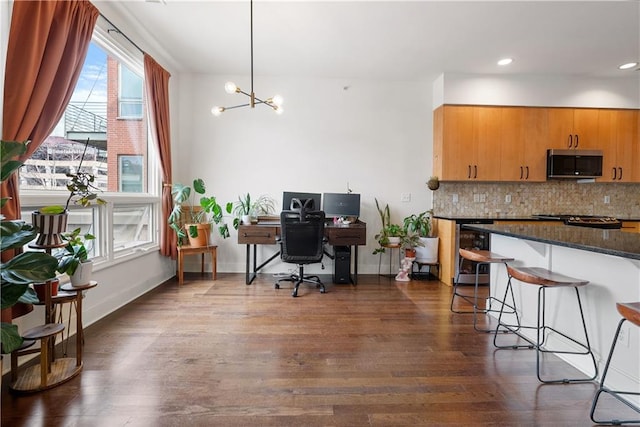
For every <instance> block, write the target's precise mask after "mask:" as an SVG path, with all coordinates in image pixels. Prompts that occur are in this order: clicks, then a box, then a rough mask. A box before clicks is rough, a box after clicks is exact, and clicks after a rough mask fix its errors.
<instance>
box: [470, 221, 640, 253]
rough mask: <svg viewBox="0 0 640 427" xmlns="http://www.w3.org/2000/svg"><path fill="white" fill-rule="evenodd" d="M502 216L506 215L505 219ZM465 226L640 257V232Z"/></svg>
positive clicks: (575, 228)
mask: <svg viewBox="0 0 640 427" xmlns="http://www.w3.org/2000/svg"><path fill="white" fill-rule="evenodd" d="M501 219H502V218H501ZM463 227H464V228H468V229H471V230H479V231H486V232H489V233H494V234H501V235H504V236H511V237H516V238H519V239H524V240H532V241H535V242H542V243H549V244H552V245H558V246H566V247H568V248H573V249H581V250H584V251H591V252H599V253H603V254H607V255H613V256H619V257H623V258H631V259H637V260H640V233H628V232H625V231H621V230H603V229H598V228H589V227H575V226H571V225H554V226H545V225H542V224H541V225H536V224H531V225H529V224H527V225H516V224H514V225H506V224H505V225H493V224H468V225H464V226H463Z"/></svg>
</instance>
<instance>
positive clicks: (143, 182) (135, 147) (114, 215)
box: [19, 19, 160, 262]
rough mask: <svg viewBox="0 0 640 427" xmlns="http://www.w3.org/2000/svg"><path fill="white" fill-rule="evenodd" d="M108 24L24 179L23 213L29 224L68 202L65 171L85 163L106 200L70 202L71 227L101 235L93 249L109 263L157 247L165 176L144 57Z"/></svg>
mask: <svg viewBox="0 0 640 427" xmlns="http://www.w3.org/2000/svg"><path fill="white" fill-rule="evenodd" d="M102 24H103V23H102V22H101V19H99V20H98V24H97V26H96V29H95V30H94V34H93V39H92V41H91V44H90V46H89V49H88V52H87V57H86V59H85V63H84V65H83V68H82V71H81V73H80V76H79V78H78V82H77V84H76V87H75V90H74V92H73V95H72V97H71V101H70V103H69V105H68V106H67V108H66V109H65V112H64V114H63V116H62V118H61V120H60V122H59V123H58V125H57V126H56V127H55V129H54V130H53V132H52V133H51V135H49V136H48V137H47V138H46V140H45V141H44V142H43V143H42V145H41V146H40V147H39V148H38V150H37V151H36V152H35V153H34V155H33V156H32V158H31V159H29V160H27V162H25V165H24V166H23V167H22V168H21V169H20V176H19V179H20V198H21V203H22V207H23V212H22V213H23V218H24V219H25V220H26V221H27V222H31V215H30V212H31V211H33V210H37V209H39V208H40V207H42V206H47V205H52V204H60V205H64V204H65V202H66V199H67V196H68V194H69V193H68V191H67V190H66V184H67V177H66V173H68V172H75V171H76V170H77V169H78V168H79V167H80V168H81V169H82V170H83V171H87V172H90V173H92V174H93V175H94V177H95V185H96V186H97V187H98V188H100V189H101V190H102V191H103V193H102V194H101V195H100V197H101V198H103V199H105V200H106V201H107V205H106V206H92V207H91V208H88V209H86V208H78V207H77V206H72V207H71V209H70V216H69V221H68V225H67V230H68V231H71V230H73V229H74V228H77V227H78V226H80V227H81V228H82V230H83V232H85V231H90V232H91V233H92V234H94V235H95V236H96V240H95V241H94V246H95V247H94V248H93V250H92V253H91V255H92V256H93V257H98V258H99V260H100V261H105V262H110V261H113V260H116V259H120V258H123V257H127V256H129V255H131V254H133V253H135V252H139V251H138V250H137V248H144V249H147V248H149V247H153V246H157V244H158V243H157V240H158V236H159V231H158V223H159V219H158V218H159V215H160V214H159V212H160V208H159V207H160V196H159V193H160V192H159V182H160V179H159V175H158V173H159V172H158V171H159V167H158V166H157V163H156V162H157V156H156V155H155V150H153V149H150V147H149V138H148V124H147V113H146V109H145V105H144V103H143V88H144V70H143V61H142V55H141V54H140V53H139V52H137V51H136V52H135V54H131V53H130V51H131V52H132V51H133V49H132V48H131V47H130V46H120V45H117V44H115V43H116V41H117V39H114V38H113V37H111V36H109V34H108V32H107V30H106V28H108V26H107V24H106V23H104V25H102ZM123 119H125V120H123ZM85 149H86V151H85ZM83 152H84V158H83V160H82V165H80V159H81V158H82V155H83ZM151 171H152V172H153V173H150V172H151Z"/></svg>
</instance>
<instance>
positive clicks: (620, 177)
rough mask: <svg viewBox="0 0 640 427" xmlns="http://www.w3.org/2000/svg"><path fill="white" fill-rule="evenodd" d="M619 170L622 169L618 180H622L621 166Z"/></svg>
mask: <svg viewBox="0 0 640 427" xmlns="http://www.w3.org/2000/svg"><path fill="white" fill-rule="evenodd" d="M618 170H619V171H620V176H619V177H618V180H621V179H622V168H621V167H619V168H618Z"/></svg>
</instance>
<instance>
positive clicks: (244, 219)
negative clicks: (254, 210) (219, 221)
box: [242, 215, 251, 225]
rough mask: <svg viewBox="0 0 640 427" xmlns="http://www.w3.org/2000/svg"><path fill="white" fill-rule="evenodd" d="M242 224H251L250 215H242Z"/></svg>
mask: <svg viewBox="0 0 640 427" xmlns="http://www.w3.org/2000/svg"><path fill="white" fill-rule="evenodd" d="M242 224H244V225H250V224H251V215H242Z"/></svg>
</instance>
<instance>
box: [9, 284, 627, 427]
mask: <svg viewBox="0 0 640 427" xmlns="http://www.w3.org/2000/svg"><path fill="white" fill-rule="evenodd" d="M328 279H330V278H328ZM327 282H330V280H327ZM327 291H328V292H327V293H326V294H320V293H319V292H318V291H317V290H315V289H313V288H310V287H304V288H301V290H300V296H299V297H298V298H296V299H294V298H292V297H291V296H290V289H287V285H286V284H285V285H284V286H283V288H282V289H280V290H275V289H274V288H273V279H272V278H271V277H270V276H268V275H264V276H262V277H259V278H258V279H257V280H256V281H255V282H254V283H253V284H252V285H250V286H246V285H245V284H244V275H241V274H219V275H218V280H217V281H215V282H214V281H210V280H206V279H205V278H201V277H200V275H198V274H193V275H189V274H187V275H186V282H185V284H184V285H183V286H182V287H180V288H179V287H178V285H177V282H176V281H170V282H168V283H166V284H164V285H162V286H160V287H159V288H158V289H156V290H154V291H152V292H151V293H149V294H147V295H145V296H143V297H142V298H139V299H138V300H136V301H135V302H134V303H132V304H129V305H127V306H126V307H124V308H123V309H121V310H119V311H118V312H116V313H114V314H112V315H110V316H109V317H107V318H105V319H103V320H101V321H100V322H98V323H97V324H94V325H92V326H91V327H89V328H87V329H86V344H85V352H84V361H85V362H84V363H85V364H84V370H83V372H82V373H81V374H80V376H78V377H76V378H74V379H72V380H71V381H69V382H67V383H65V384H63V385H61V386H59V387H56V388H54V389H51V390H49V391H46V392H42V393H38V394H33V395H29V396H14V395H12V394H10V393H9V392H8V390H7V382H8V381H7V378H6V377H5V378H4V381H3V388H2V425H3V426H4V425H7V426H9V425H10V426H92V427H93V426H109V427H111V426H182V427H186V426H417V425H428V426H430V425H445V424H450V425H504V426H529V425H530V426H534V425H536V426H537V425H549V426H560V425H563V426H569V425H575V426H584V425H590V424H591V422H590V421H589V408H590V404H591V399H592V396H593V394H594V391H595V389H596V385H595V384H594V383H588V384H570V385H544V386H543V385H540V383H539V382H538V380H537V379H536V376H535V365H534V363H535V354H534V352H533V351H530V350H520V351H512V350H498V351H496V350H495V349H494V348H493V346H492V342H491V336H490V335H488V334H481V333H477V332H474V331H473V327H472V325H471V316H469V315H459V314H458V315H456V314H453V313H451V312H450V311H449V299H450V295H451V289H450V288H449V287H447V286H445V285H443V284H441V283H440V282H437V281H426V280H421V281H412V282H395V281H393V280H392V279H387V278H385V277H379V276H375V275H370V276H361V277H360V282H359V284H358V286H349V285H331V284H329V285H328V286H327ZM554 363H555V365H558V367H566V365H565V364H564V363H562V362H554ZM606 404H607V403H606V402H605V409H606V410H608V411H609V412H611V411H615V410H613V409H611V408H612V406H611V407H609V408H606Z"/></svg>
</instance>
